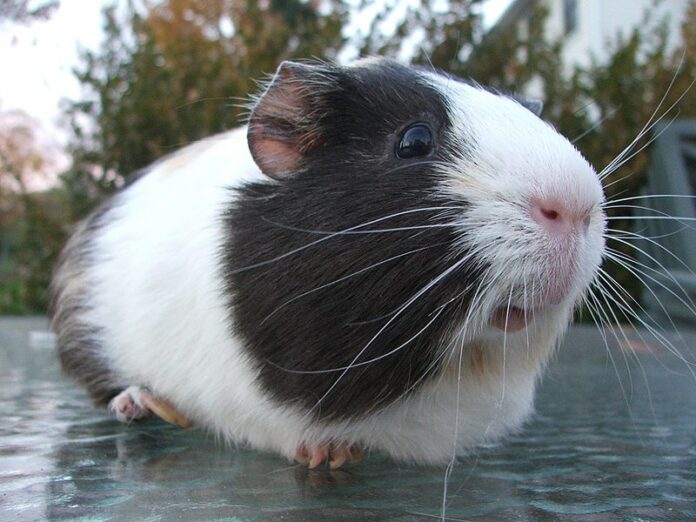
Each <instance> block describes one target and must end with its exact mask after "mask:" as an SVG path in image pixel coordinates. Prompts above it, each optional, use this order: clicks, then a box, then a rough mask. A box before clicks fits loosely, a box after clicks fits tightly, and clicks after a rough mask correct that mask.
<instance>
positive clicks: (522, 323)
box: [491, 306, 532, 332]
mask: <svg viewBox="0 0 696 522" xmlns="http://www.w3.org/2000/svg"><path fill="white" fill-rule="evenodd" d="M531 315H532V314H531V311H530V310H527V309H524V308H519V307H517V306H510V307H508V306H501V307H500V308H496V310H495V312H493V319H492V320H491V324H492V325H493V326H494V327H495V328H497V329H499V330H503V331H506V332H519V331H520V330H522V329H523V328H525V327H526V326H527V323H528V321H529V320H530V319H531Z"/></svg>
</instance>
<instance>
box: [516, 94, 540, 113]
mask: <svg viewBox="0 0 696 522" xmlns="http://www.w3.org/2000/svg"><path fill="white" fill-rule="evenodd" d="M515 100H516V101H517V103H519V104H520V105H522V107H524V108H525V109H527V110H529V111H530V112H531V113H532V114H534V115H535V116H539V117H540V118H541V112H542V111H543V110H544V102H543V101H541V100H536V99H529V98H522V97H520V96H515Z"/></svg>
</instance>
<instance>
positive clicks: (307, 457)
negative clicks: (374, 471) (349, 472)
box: [295, 444, 362, 470]
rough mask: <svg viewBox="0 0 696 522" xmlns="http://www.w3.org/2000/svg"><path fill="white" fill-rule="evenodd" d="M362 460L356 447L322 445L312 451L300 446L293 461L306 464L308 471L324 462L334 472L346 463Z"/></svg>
mask: <svg viewBox="0 0 696 522" xmlns="http://www.w3.org/2000/svg"><path fill="white" fill-rule="evenodd" d="M361 458H362V450H361V449H360V448H358V447H357V446H348V445H346V444H340V445H336V444H322V445H320V446H317V447H316V448H315V449H314V450H313V451H310V450H308V449H307V446H305V445H304V444H302V445H301V446H299V447H298V448H297V451H296V452H295V460H296V461H297V462H299V463H300V464H307V467H308V468H309V469H315V468H317V467H318V466H319V465H320V464H322V463H323V462H324V461H326V462H327V463H328V465H329V469H331V470H335V469H338V468H340V467H341V466H343V465H344V464H345V463H347V462H357V461H359V460H360V459H361Z"/></svg>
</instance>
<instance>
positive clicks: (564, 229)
mask: <svg viewBox="0 0 696 522" xmlns="http://www.w3.org/2000/svg"><path fill="white" fill-rule="evenodd" d="M530 212H531V214H532V219H533V220H534V221H536V222H537V223H538V224H539V225H541V227H542V228H543V229H544V230H546V232H548V233H549V234H551V235H565V234H569V233H571V232H572V231H573V230H578V231H582V232H585V231H586V230H587V228H588V227H589V224H590V217H589V212H582V211H578V210H576V209H574V208H571V207H570V206H569V205H566V204H565V203H564V202H562V201H560V200H556V199H535V200H534V201H533V202H532V206H531V209H530Z"/></svg>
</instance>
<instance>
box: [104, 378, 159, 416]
mask: <svg viewBox="0 0 696 522" xmlns="http://www.w3.org/2000/svg"><path fill="white" fill-rule="evenodd" d="M145 394H149V392H148V391H147V390H145V388H141V387H140V386H129V387H128V388H126V389H125V390H123V391H122V392H121V393H119V394H118V395H116V397H114V398H113V399H111V401H110V402H109V406H108V407H107V409H108V410H109V413H111V414H112V415H113V416H114V417H116V420H118V421H120V422H126V423H130V422H132V421H134V420H138V419H142V418H144V417H147V416H149V415H150V410H149V409H148V408H147V406H145V404H144V402H143V397H144V395H145Z"/></svg>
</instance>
